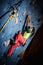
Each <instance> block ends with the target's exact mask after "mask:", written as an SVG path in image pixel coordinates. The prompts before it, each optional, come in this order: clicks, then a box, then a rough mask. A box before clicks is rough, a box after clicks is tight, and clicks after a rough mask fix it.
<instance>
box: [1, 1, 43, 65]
mask: <svg viewBox="0 0 43 65" xmlns="http://www.w3.org/2000/svg"><path fill="white" fill-rule="evenodd" d="M18 1H20V0H1V2H0V16H1V15H3V14H4V13H5V12H6V11H8V10H9V8H10V5H13V4H15V3H17V2H18ZM31 1H32V0H23V2H22V4H21V5H20V6H19V7H18V17H15V18H12V19H11V20H10V22H9V23H8V24H7V25H6V27H5V28H4V29H3V31H2V32H0V58H1V56H2V55H3V53H4V52H5V51H6V52H7V50H8V49H9V47H10V45H9V46H7V47H5V46H4V45H3V43H4V42H5V41H7V40H9V39H13V37H14V35H15V33H17V32H18V31H19V30H21V32H22V27H23V25H24V23H25V18H26V15H30V16H31V27H35V33H36V32H37V30H38V28H39V27H40V26H41V24H42V23H43V22H41V21H42V17H41V14H40V7H39V5H38V3H37V4H34V3H33V4H31ZM10 10H11V9H10ZM10 14H11V11H10V12H8V13H7V14H6V15H4V16H3V17H2V18H0V29H1V27H2V26H3V24H4V23H5V22H6V21H7V19H8V18H9V15H10ZM16 21H18V22H17V23H16ZM34 35H35V34H34ZM34 35H33V36H32V37H29V38H28V40H27V41H26V45H25V46H22V45H21V46H19V47H17V48H16V49H15V50H14V52H13V54H12V56H11V57H9V58H7V60H6V61H5V59H4V61H5V62H6V64H7V65H9V64H10V65H16V64H17V62H18V61H19V59H20V57H19V56H18V55H20V53H21V52H22V51H23V50H25V49H26V48H27V46H28V45H29V44H30V42H31V40H32V38H33V37H34ZM4 61H3V62H4ZM0 63H1V62H0Z"/></svg>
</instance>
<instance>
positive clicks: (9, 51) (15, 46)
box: [7, 32, 26, 56]
mask: <svg viewBox="0 0 43 65" xmlns="http://www.w3.org/2000/svg"><path fill="white" fill-rule="evenodd" d="M15 40H17V43H15V45H14V44H13V45H11V47H10V48H9V50H8V52H7V56H11V54H12V53H13V51H14V49H15V48H17V47H18V46H20V45H21V44H24V43H25V42H26V40H25V39H24V38H23V36H22V34H21V33H20V32H19V33H18V34H17V36H16V37H15Z"/></svg>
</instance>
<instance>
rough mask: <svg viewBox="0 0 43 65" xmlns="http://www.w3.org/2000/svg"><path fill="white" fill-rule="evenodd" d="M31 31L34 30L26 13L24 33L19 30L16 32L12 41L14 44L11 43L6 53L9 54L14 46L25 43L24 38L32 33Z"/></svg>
mask: <svg viewBox="0 0 43 65" xmlns="http://www.w3.org/2000/svg"><path fill="white" fill-rule="evenodd" d="M33 31H34V27H30V16H29V15H28V16H27V21H26V27H25V31H24V33H23V34H21V32H20V31H19V32H18V34H17V35H16V37H15V39H14V40H15V41H13V43H14V44H12V45H11V47H10V48H9V50H8V52H7V54H6V55H7V56H11V55H12V53H13V51H14V49H15V48H17V47H18V46H20V45H21V44H22V45H24V44H26V40H27V39H28V37H29V36H30V35H31V34H32V33H33Z"/></svg>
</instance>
